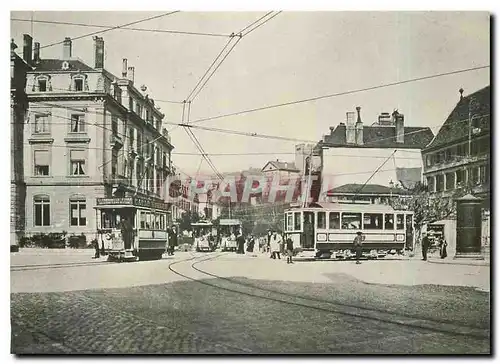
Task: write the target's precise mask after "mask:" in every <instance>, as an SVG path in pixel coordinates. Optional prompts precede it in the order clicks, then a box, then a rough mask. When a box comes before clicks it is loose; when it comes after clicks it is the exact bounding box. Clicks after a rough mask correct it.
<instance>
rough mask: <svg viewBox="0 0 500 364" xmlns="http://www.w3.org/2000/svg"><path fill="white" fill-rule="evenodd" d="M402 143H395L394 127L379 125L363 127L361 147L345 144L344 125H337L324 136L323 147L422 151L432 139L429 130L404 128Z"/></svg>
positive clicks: (427, 128)
mask: <svg viewBox="0 0 500 364" xmlns="http://www.w3.org/2000/svg"><path fill="white" fill-rule="evenodd" d="M404 134H405V135H404V143H396V127H395V126H380V125H364V126H363V145H358V144H347V141H346V125H345V124H339V125H338V126H337V127H336V128H335V129H334V130H333V131H332V132H331V134H330V135H325V137H324V141H323V145H324V146H343V147H355V148H380V147H383V148H413V149H423V148H425V146H426V145H427V144H429V143H430V142H431V140H432V138H434V134H433V133H432V130H431V128H429V127H415V126H405V128H404Z"/></svg>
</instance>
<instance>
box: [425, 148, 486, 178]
mask: <svg viewBox="0 0 500 364" xmlns="http://www.w3.org/2000/svg"><path fill="white" fill-rule="evenodd" d="M489 157H490V154H489V153H486V154H481V155H475V156H474V155H473V156H464V157H456V158H454V159H452V160H447V161H443V162H441V163H437V164H434V165H432V166H430V167H425V169H424V174H426V173H432V172H436V171H442V170H444V169H448V168H455V167H461V166H464V165H467V164H472V163H476V162H482V161H486V160H488V158H489Z"/></svg>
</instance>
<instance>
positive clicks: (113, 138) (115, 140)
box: [109, 134, 123, 150]
mask: <svg viewBox="0 0 500 364" xmlns="http://www.w3.org/2000/svg"><path fill="white" fill-rule="evenodd" d="M109 144H110V146H111V148H112V149H117V150H118V149H121V148H122V147H123V139H122V138H121V137H119V136H118V135H116V134H112V135H110V137H109Z"/></svg>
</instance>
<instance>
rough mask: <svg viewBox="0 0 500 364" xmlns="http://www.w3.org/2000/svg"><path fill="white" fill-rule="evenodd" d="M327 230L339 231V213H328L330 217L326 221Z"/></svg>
mask: <svg viewBox="0 0 500 364" xmlns="http://www.w3.org/2000/svg"><path fill="white" fill-rule="evenodd" d="M328 220H329V221H328V224H329V225H328V228H329V229H340V213H339V212H330V216H329V219H328Z"/></svg>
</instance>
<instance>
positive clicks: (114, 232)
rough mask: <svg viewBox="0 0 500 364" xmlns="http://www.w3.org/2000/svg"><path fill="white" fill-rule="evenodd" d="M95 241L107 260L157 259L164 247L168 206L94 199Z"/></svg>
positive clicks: (122, 199) (128, 199)
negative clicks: (103, 251)
mask: <svg viewBox="0 0 500 364" xmlns="http://www.w3.org/2000/svg"><path fill="white" fill-rule="evenodd" d="M95 209H96V214H97V216H96V218H97V237H98V238H97V239H98V242H99V246H103V245H104V249H105V251H106V253H108V255H109V259H115V260H119V261H123V260H132V261H135V260H139V259H142V258H154V259H161V257H162V255H163V253H165V251H166V249H167V246H168V234H167V229H166V228H167V215H168V214H169V213H170V212H169V211H168V205H167V204H165V203H163V202H154V201H152V200H150V199H144V198H137V197H114V198H98V199H97V204H96V207H95Z"/></svg>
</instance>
